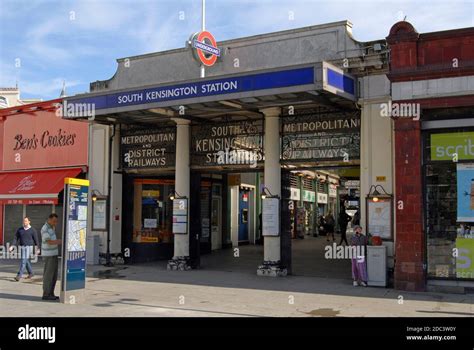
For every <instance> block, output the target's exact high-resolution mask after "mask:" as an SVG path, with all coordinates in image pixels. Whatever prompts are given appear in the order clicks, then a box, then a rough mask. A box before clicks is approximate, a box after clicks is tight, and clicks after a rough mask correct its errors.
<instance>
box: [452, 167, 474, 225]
mask: <svg viewBox="0 0 474 350" xmlns="http://www.w3.org/2000/svg"><path fill="white" fill-rule="evenodd" d="M456 176H457V193H458V195H457V197H458V199H457V204H458V205H457V221H458V222H474V163H459V164H457V165H456Z"/></svg>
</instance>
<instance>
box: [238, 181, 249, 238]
mask: <svg viewBox="0 0 474 350" xmlns="http://www.w3.org/2000/svg"><path fill="white" fill-rule="evenodd" d="M249 214H250V213H249V191H246V190H240V191H239V242H248V240H249Z"/></svg>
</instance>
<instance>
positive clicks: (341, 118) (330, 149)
mask: <svg viewBox="0 0 474 350" xmlns="http://www.w3.org/2000/svg"><path fill="white" fill-rule="evenodd" d="M281 147H282V161H283V162H290V163H291V162H298V161H307V162H324V161H346V160H347V161H350V160H354V159H359V157H360V114H359V113H358V112H351V113H315V114H305V115H294V116H285V117H282V136H281Z"/></svg>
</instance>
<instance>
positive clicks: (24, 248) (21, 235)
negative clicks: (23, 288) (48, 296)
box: [10, 217, 40, 282]
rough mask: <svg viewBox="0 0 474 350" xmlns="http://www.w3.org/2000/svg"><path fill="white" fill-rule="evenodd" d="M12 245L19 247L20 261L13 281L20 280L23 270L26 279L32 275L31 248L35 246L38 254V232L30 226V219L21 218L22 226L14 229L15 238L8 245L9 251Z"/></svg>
mask: <svg viewBox="0 0 474 350" xmlns="http://www.w3.org/2000/svg"><path fill="white" fill-rule="evenodd" d="M13 246H19V247H20V253H21V261H20V270H19V271H18V274H17V275H16V277H15V281H17V282H18V281H19V280H21V278H22V277H23V272H25V269H26V271H27V272H28V277H26V278H27V279H30V278H32V277H33V275H34V273H33V267H32V266H31V261H30V258H31V256H32V254H33V250H34V248H35V247H36V251H35V252H34V253H35V254H39V253H40V251H39V243H38V234H37V232H36V230H35V229H34V228H33V227H31V225H30V219H29V218H28V217H25V218H24V219H23V226H22V227H20V228H19V229H18V230H16V233H15V238H14V239H13V245H12V247H10V251H12V250H13Z"/></svg>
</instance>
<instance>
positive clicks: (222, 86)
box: [63, 62, 357, 123]
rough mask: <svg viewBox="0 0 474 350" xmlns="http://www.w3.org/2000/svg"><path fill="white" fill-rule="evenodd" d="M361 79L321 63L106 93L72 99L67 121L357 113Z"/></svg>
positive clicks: (65, 115) (67, 105)
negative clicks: (279, 110)
mask: <svg viewBox="0 0 474 350" xmlns="http://www.w3.org/2000/svg"><path fill="white" fill-rule="evenodd" d="M356 99H357V98H356V79H355V78H354V77H352V76H350V75H348V74H346V73H344V72H343V70H341V69H340V68H338V67H336V66H334V65H332V64H329V63H327V62H321V63H318V64H315V65H311V66H297V67H292V68H286V69H279V70H269V71H259V72H252V73H245V74H239V75H231V76H229V75H226V76H219V77H209V78H205V79H196V80H193V81H186V82H176V83H173V84H161V85H157V86H147V87H142V88H134V89H127V90H113V91H110V92H107V93H104V92H101V93H89V94H83V95H76V96H71V97H68V98H66V99H65V100H64V103H63V118H66V119H97V121H99V122H100V121H104V122H110V117H111V116H112V117H114V120H115V118H116V120H117V122H119V123H136V122H140V123H147V122H153V123H157V122H160V121H166V120H169V119H170V118H171V117H178V116H180V117H181V115H180V113H179V112H180V108H182V106H184V107H185V108H186V112H185V116H184V117H185V118H186V116H187V117H189V118H191V119H192V118H198V119H212V118H213V117H217V116H222V115H224V114H226V115H232V114H237V115H239V114H241V115H245V116H246V117H252V113H255V114H256V116H257V115H260V113H259V112H258V110H259V109H261V108H266V107H279V106H282V107H283V106H289V105H293V106H295V107H296V106H298V105H313V106H314V105H324V106H330V107H333V108H338V109H354V104H355V101H356Z"/></svg>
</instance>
